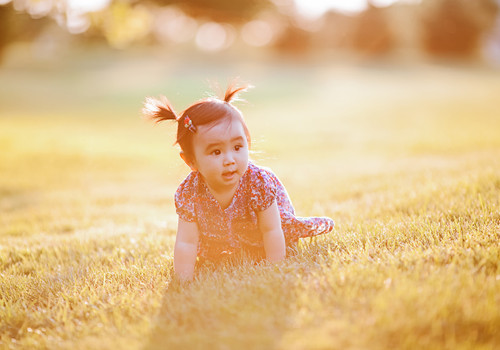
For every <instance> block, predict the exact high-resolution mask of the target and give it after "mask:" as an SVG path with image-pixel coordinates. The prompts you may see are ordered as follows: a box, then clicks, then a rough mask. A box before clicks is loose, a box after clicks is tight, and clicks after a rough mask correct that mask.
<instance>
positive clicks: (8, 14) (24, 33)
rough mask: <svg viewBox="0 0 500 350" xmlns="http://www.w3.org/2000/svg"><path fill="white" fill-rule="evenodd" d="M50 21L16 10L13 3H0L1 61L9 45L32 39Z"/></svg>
mask: <svg viewBox="0 0 500 350" xmlns="http://www.w3.org/2000/svg"><path fill="white" fill-rule="evenodd" d="M48 22H49V21H47V19H44V18H40V19H36V20H34V19H33V18H31V16H30V15H28V14H26V13H21V12H18V11H15V10H14V8H13V6H12V4H11V3H9V4H6V5H0V62H1V61H2V58H3V57H4V54H5V49H6V48H7V46H9V45H10V44H11V43H13V42H16V41H32V40H33V39H35V38H36V37H37V36H38V34H39V33H40V31H41V30H42V28H44V26H45V25H47V23H48Z"/></svg>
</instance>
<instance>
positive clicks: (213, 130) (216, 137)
mask: <svg viewBox="0 0 500 350" xmlns="http://www.w3.org/2000/svg"><path fill="white" fill-rule="evenodd" d="M197 129H198V130H197V132H196V133H195V134H194V141H195V142H196V143H204V144H210V143H217V142H228V141H230V140H232V139H234V138H237V137H242V138H243V139H244V140H246V135H245V129H244V128H243V125H242V123H241V121H239V120H238V119H236V118H224V119H222V120H220V121H218V122H216V123H214V124H207V125H200V126H198V127H197Z"/></svg>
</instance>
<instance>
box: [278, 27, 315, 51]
mask: <svg viewBox="0 0 500 350" xmlns="http://www.w3.org/2000/svg"><path fill="white" fill-rule="evenodd" d="M273 47H274V48H275V49H276V50H278V51H280V52H283V53H285V54H292V55H294V56H302V55H305V54H307V53H308V52H309V51H310V49H311V48H312V34H311V33H310V32H308V31H306V30H303V29H301V28H298V27H297V26H295V25H293V24H292V23H288V25H287V26H286V27H285V29H284V30H283V32H282V33H281V35H280V36H279V38H278V39H277V40H276V42H275V43H274V45H273Z"/></svg>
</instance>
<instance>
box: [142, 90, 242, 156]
mask: <svg viewBox="0 0 500 350" xmlns="http://www.w3.org/2000/svg"><path fill="white" fill-rule="evenodd" d="M248 87H249V86H248V85H244V86H236V85H235V84H230V85H229V86H228V88H227V89H226V93H225V94H224V99H223V100H222V99H219V98H214V97H210V98H205V99H202V100H200V101H197V102H195V103H193V104H192V105H191V106H189V107H188V108H186V109H185V110H184V111H183V112H182V113H181V115H180V116H177V114H176V113H175V111H174V109H173V107H172V105H171V103H170V102H169V101H168V99H167V98H166V97H165V96H160V97H159V98H158V99H156V98H153V97H146V100H145V102H144V108H143V109H142V115H143V116H144V117H145V118H146V119H149V120H152V121H154V122H156V123H158V122H161V121H164V120H175V121H177V139H176V141H175V143H177V144H179V146H180V147H181V150H182V151H183V152H184V154H185V155H186V157H188V158H189V159H193V158H194V154H193V135H194V133H195V132H196V127H197V126H199V125H207V124H212V123H216V122H218V121H220V120H223V119H226V118H227V119H233V118H235V119H237V120H239V121H240V122H241V124H242V125H243V129H244V130H245V135H246V137H247V142H248V145H249V146H250V143H251V139H250V132H249V131H248V128H247V125H246V123H245V120H244V119H243V115H242V113H241V112H240V110H239V109H238V108H236V107H235V106H233V105H232V104H231V101H233V100H235V98H236V96H237V95H238V93H239V92H241V91H246V90H247V89H248ZM189 121H191V123H192V126H191V127H188V125H189Z"/></svg>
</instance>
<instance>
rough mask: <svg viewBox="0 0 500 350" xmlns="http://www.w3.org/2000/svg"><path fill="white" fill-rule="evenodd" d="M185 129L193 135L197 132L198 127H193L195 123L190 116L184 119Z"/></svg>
mask: <svg viewBox="0 0 500 350" xmlns="http://www.w3.org/2000/svg"><path fill="white" fill-rule="evenodd" d="M184 127H185V128H186V129H188V130H189V131H191V132H193V133H194V132H196V126H194V125H193V121H192V120H191V118H189V116H185V117H184Z"/></svg>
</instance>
